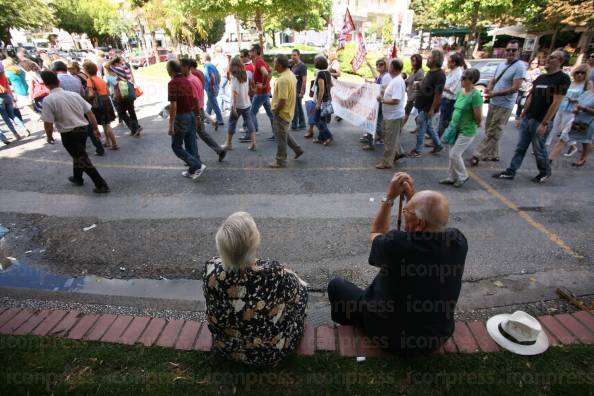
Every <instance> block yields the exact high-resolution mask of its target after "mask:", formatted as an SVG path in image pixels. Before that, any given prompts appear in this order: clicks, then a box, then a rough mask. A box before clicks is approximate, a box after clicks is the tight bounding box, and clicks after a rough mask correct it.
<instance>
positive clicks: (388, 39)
mask: <svg viewBox="0 0 594 396" xmlns="http://www.w3.org/2000/svg"><path fill="white" fill-rule="evenodd" d="M382 42H383V43H384V44H392V43H394V26H393V25H392V22H391V21H388V22H386V23H384V26H382Z"/></svg>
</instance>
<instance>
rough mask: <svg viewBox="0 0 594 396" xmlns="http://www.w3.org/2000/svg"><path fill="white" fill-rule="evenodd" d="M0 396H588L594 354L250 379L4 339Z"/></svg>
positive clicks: (124, 349) (334, 360)
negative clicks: (145, 395)
mask: <svg viewBox="0 0 594 396" xmlns="http://www.w3.org/2000/svg"><path fill="white" fill-rule="evenodd" d="M0 356H2V359H1V362H0V395H43V394H54V395H61V394H76V395H82V394H98V395H110V396H115V395H126V396H131V395H138V394H155V395H170V394H175V395H197V394H201V395H202V394H220V393H222V394H235V393H241V394H259V395H261V394H268V395H275V394H283V395H287V394H315V395H318V394H332V395H337V394H366V395H368V394H406V395H426V394H444V393H448V394H464V395H473V396H476V395H482V394H485V395H504V394H507V395H517V394H520V393H521V394H522V396H528V395H543V394H551V395H586V394H591V393H592V389H593V388H592V384H593V383H594V375H593V374H594V347H593V346H584V345H576V346H571V347H564V348H557V347H555V348H551V349H549V351H547V352H546V353H545V354H544V355H541V356H536V357H520V356H516V355H512V354H510V353H507V352H501V353H491V354H471V355H466V354H449V355H433V356H429V357H420V358H414V359H407V360H405V359H401V358H396V357H394V358H389V359H379V358H377V359H374V358H371V359H367V360H366V361H364V362H360V363H357V362H356V361H355V359H354V358H340V357H338V356H336V355H334V354H316V355H315V356H313V357H302V356H291V357H289V358H288V359H286V360H285V361H283V362H282V363H281V364H280V365H279V366H278V367H275V368H270V369H251V368H248V367H245V366H242V365H239V364H235V363H232V362H229V361H226V360H224V359H223V358H221V357H219V356H217V355H216V354H215V353H199V352H180V351H175V350H173V349H164V348H143V347H141V346H130V347H129V346H121V345H114V344H103V343H91V342H77V341H72V340H65V339H61V338H49V337H45V338H41V337H33V336H26V337H12V336H0Z"/></svg>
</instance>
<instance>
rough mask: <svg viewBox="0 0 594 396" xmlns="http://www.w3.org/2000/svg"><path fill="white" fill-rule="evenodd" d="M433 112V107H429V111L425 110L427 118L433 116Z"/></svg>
mask: <svg viewBox="0 0 594 396" xmlns="http://www.w3.org/2000/svg"><path fill="white" fill-rule="evenodd" d="M434 113H435V112H434V111H433V109H429V111H428V112H427V117H429V118H433V114H434Z"/></svg>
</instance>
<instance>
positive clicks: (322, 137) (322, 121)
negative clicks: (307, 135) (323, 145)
mask: <svg viewBox="0 0 594 396" xmlns="http://www.w3.org/2000/svg"><path fill="white" fill-rule="evenodd" d="M321 112H322V110H321V109H320V110H316V126H317V127H318V131H319V133H318V140H319V141H320V142H324V141H326V140H328V139H332V133H331V132H330V130H329V129H328V121H330V118H331V117H332V116H321V114H320V113H321Z"/></svg>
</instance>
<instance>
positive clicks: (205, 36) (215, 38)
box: [194, 19, 225, 50]
mask: <svg viewBox="0 0 594 396" xmlns="http://www.w3.org/2000/svg"><path fill="white" fill-rule="evenodd" d="M223 34H225V20H224V19H217V20H214V21H212V22H211V24H210V26H208V28H207V29H205V33H202V34H200V33H198V34H197V35H196V38H195V39H194V45H196V46H197V47H200V48H202V49H203V50H206V48H207V47H209V46H211V45H213V44H214V43H217V42H219V41H220V40H221V38H223Z"/></svg>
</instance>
